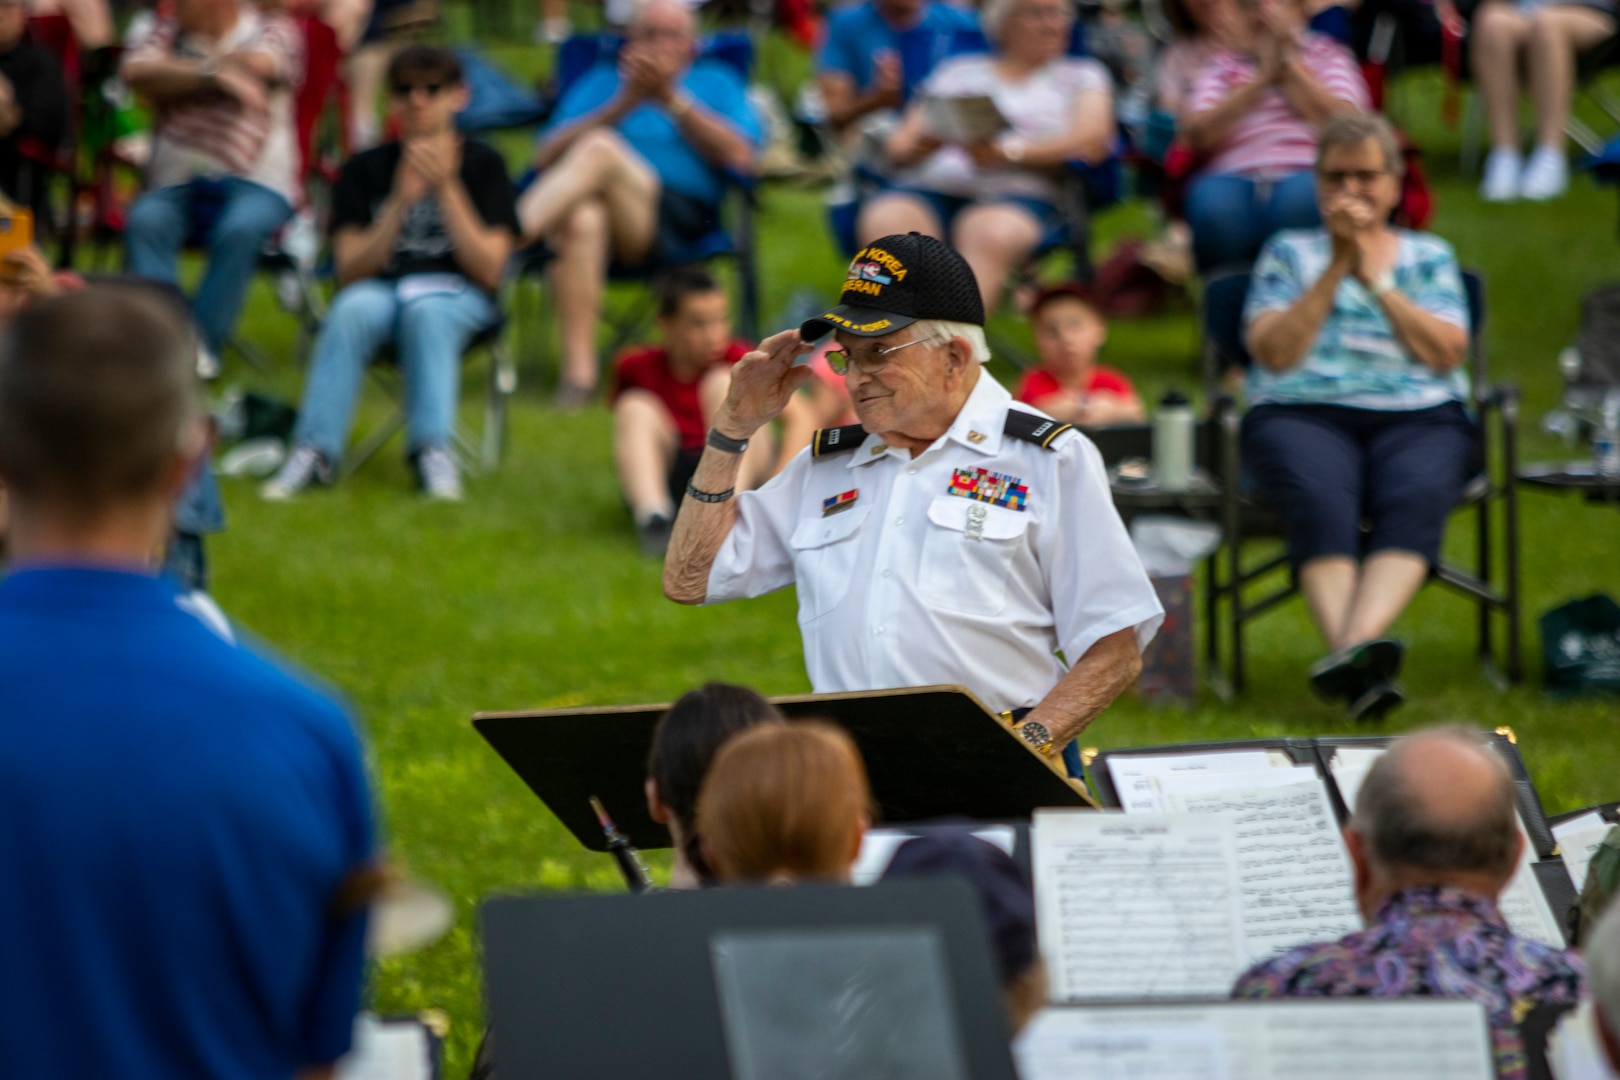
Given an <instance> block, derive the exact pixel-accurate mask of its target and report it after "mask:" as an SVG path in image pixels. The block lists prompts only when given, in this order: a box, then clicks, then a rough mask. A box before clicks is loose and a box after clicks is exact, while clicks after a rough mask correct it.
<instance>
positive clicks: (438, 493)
mask: <svg viewBox="0 0 1620 1080" xmlns="http://www.w3.org/2000/svg"><path fill="white" fill-rule="evenodd" d="M416 475H417V478H418V479H419V480H420V481H421V484H422V493H423V494H424V495H426V496H427V497H428V498H430V499H438V500H442V501H444V502H460V501H461V469H460V468H459V467H457V465H456V456H455V455H454V454H452V453H451V452H450V451H449V450H446V449H445V448H444V447H442V446H430V447H428V448H427V449H426V450H423V451H422V452H421V453H420V454H417V455H416Z"/></svg>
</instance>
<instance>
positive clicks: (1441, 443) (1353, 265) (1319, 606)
mask: <svg viewBox="0 0 1620 1080" xmlns="http://www.w3.org/2000/svg"><path fill="white" fill-rule="evenodd" d="M1400 172H1401V157H1400V154H1399V151H1398V147H1397V145H1396V142H1395V135H1394V132H1393V130H1392V129H1391V128H1390V126H1389V124H1388V122H1387V121H1385V120H1384V119H1382V118H1381V117H1378V116H1372V115H1367V114H1352V115H1349V116H1343V117H1340V118H1338V119H1337V120H1335V121H1333V122H1332V123H1331V124H1329V125H1328V126H1327V128H1325V129H1324V130H1323V132H1322V139H1321V149H1320V152H1319V154H1318V156H1317V164H1316V198H1317V202H1318V204H1319V206H1320V209H1321V213H1322V219H1323V221H1324V222H1325V226H1324V227H1323V228H1319V229H1308V230H1306V229H1301V230H1293V231H1284V232H1280V233H1278V234H1277V235H1275V236H1273V237H1272V238H1271V240H1270V241H1268V242H1267V244H1266V246H1265V249H1264V250H1263V251H1262V252H1261V255H1260V261H1259V262H1258V263H1257V264H1256V266H1255V269H1254V273H1253V277H1252V279H1251V283H1250V286H1249V296H1248V301H1247V304H1246V306H1245V309H1244V315H1243V318H1244V324H1245V328H1246V336H1247V342H1248V346H1249V351H1250V353H1251V354H1252V355H1253V357H1254V367H1253V369H1252V371H1251V372H1250V375H1249V401H1250V405H1251V408H1250V410H1249V414H1248V416H1247V417H1245V419H1244V424H1243V456H1244V462H1245V465H1246V467H1247V468H1248V469H1249V470H1250V471H1251V472H1252V474H1253V476H1254V478H1255V479H1256V481H1257V482H1258V484H1259V487H1260V493H1261V495H1262V496H1263V497H1264V499H1265V501H1266V502H1267V503H1268V504H1269V505H1270V506H1271V507H1273V508H1274V509H1275V510H1276V512H1277V513H1278V515H1279V516H1280V517H1281V518H1282V520H1283V525H1284V529H1285V532H1286V534H1287V538H1288V547H1289V557H1290V560H1291V561H1292V563H1293V566H1294V571H1295V574H1296V576H1297V578H1298V581H1299V586H1300V589H1301V591H1302V592H1304V594H1305V598H1306V601H1307V603H1308V604H1309V606H1310V610H1311V615H1312V617H1313V618H1314V619H1315V621H1316V624H1317V627H1318V628H1319V629H1320V630H1321V632H1322V636H1323V638H1324V639H1326V642H1327V646H1328V649H1329V650H1330V651H1329V654H1328V655H1327V656H1326V657H1324V658H1323V659H1322V660H1321V661H1319V662H1318V663H1317V664H1316V665H1315V666H1314V667H1313V668H1312V670H1311V685H1312V687H1313V688H1314V689H1315V690H1316V691H1317V693H1318V694H1320V695H1321V696H1322V697H1324V698H1326V699H1328V700H1330V701H1340V702H1343V703H1345V704H1347V705H1348V706H1349V708H1350V712H1351V714H1352V715H1353V716H1355V717H1356V718H1358V719H1362V718H1372V717H1376V716H1379V715H1382V714H1383V713H1385V712H1387V711H1388V710H1389V709H1391V708H1393V707H1395V706H1396V705H1399V704H1400V702H1401V693H1400V690H1399V689H1398V688H1397V687H1396V685H1395V682H1394V679H1395V677H1396V675H1397V674H1398V673H1399V668H1400V664H1401V660H1402V658H1403V654H1404V649H1403V647H1402V646H1401V644H1400V643H1399V642H1397V641H1394V640H1392V639H1388V638H1386V637H1384V635H1385V633H1386V632H1387V631H1388V629H1389V626H1390V624H1391V623H1393V622H1394V621H1395V619H1396V617H1397V616H1398V615H1400V613H1401V612H1402V611H1403V610H1404V609H1405V607H1406V605H1407V604H1408V603H1409V602H1410V601H1411V599H1412V597H1413V596H1414V595H1415V594H1416V593H1417V591H1418V588H1419V587H1420V586H1422V584H1423V582H1424V580H1425V579H1426V578H1427V577H1428V574H1429V570H1430V568H1431V567H1432V566H1433V565H1434V564H1435V563H1436V562H1437V561H1438V559H1439V556H1440V541H1441V538H1442V536H1443V534H1444V531H1445V522H1446V517H1447V515H1448V514H1449V512H1450V510H1451V508H1452V507H1453V506H1454V505H1455V504H1456V502H1457V500H1458V498H1459V496H1460V494H1461V492H1462V490H1463V486H1464V484H1465V483H1466V482H1467V481H1468V479H1469V477H1470V476H1472V475H1473V474H1474V473H1475V472H1476V471H1477V466H1478V457H1479V447H1478V434H1477V431H1476V428H1475V425H1474V422H1473V420H1472V419H1471V418H1470V417H1469V415H1468V413H1467V411H1466V410H1465V408H1464V403H1465V402H1466V401H1467V397H1468V383H1467V377H1466V375H1465V374H1464V372H1463V370H1462V365H1463V361H1464V360H1465V359H1466V356H1467V352H1468V326H1469V318H1468V301H1467V298H1466V296H1465V294H1464V292H1463V286H1462V281H1461V277H1460V275H1459V273H1458V271H1457V261H1456V258H1455V257H1454V256H1453V254H1452V251H1451V247H1450V245H1448V244H1447V243H1446V242H1445V241H1444V240H1441V239H1440V238H1438V237H1435V236H1430V235H1428V234H1426V233H1414V232H1407V231H1405V230H1402V229H1394V228H1391V227H1390V225H1389V215H1390V212H1391V211H1392V210H1393V209H1394V208H1395V204H1396V202H1397V200H1398V199H1399V197H1400V190H1401V177H1400ZM1364 523H1365V524H1366V525H1367V526H1369V527H1368V528H1366V529H1365V530H1364V528H1363V525H1364Z"/></svg>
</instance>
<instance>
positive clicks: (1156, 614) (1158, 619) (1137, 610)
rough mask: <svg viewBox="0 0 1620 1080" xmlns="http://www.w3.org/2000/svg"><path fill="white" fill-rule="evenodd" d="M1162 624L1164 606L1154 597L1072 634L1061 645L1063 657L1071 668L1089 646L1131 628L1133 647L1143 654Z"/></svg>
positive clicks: (1087, 650) (1088, 649)
mask: <svg viewBox="0 0 1620 1080" xmlns="http://www.w3.org/2000/svg"><path fill="white" fill-rule="evenodd" d="M1163 622H1164V607H1163V605H1161V604H1160V603H1159V601H1158V598H1157V597H1155V598H1154V599H1153V600H1151V601H1146V602H1144V603H1141V604H1137V605H1135V606H1134V607H1129V608H1126V609H1125V610H1124V611H1121V612H1117V613H1115V614H1114V615H1111V616H1109V617H1108V618H1106V619H1101V620H1098V621H1097V622H1094V623H1092V624H1091V625H1089V626H1087V627H1085V628H1084V629H1082V630H1080V631H1079V632H1078V633H1076V634H1074V635H1073V636H1072V637H1070V638H1069V639H1068V640H1067V641H1065V642H1063V655H1064V657H1065V658H1066V659H1067V660H1068V662H1069V666H1070V667H1073V666H1074V665H1075V664H1078V663H1079V662H1080V658H1081V657H1082V656H1084V655H1086V653H1087V652H1089V651H1090V649H1091V647H1092V646H1093V645H1095V644H1097V642H1099V641H1101V640H1102V639H1103V638H1105V637H1107V636H1108V635H1109V634H1117V633H1119V632H1120V631H1121V630H1128V629H1132V628H1134V629H1135V630H1136V648H1137V651H1138V652H1143V651H1146V649H1147V647H1148V644H1149V643H1150V642H1152V641H1153V638H1154V635H1156V634H1157V633H1158V632H1159V626H1160V625H1161V624H1163Z"/></svg>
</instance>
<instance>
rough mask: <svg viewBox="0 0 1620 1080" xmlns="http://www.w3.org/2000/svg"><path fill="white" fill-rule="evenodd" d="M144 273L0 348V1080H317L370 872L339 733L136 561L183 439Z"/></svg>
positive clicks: (332, 1040) (365, 811)
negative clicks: (1, 492)
mask: <svg viewBox="0 0 1620 1080" xmlns="http://www.w3.org/2000/svg"><path fill="white" fill-rule="evenodd" d="M195 365H196V345H195V344H194V341H193V338H192V335H191V331H190V329H189V327H188V326H187V325H186V323H185V321H184V320H183V319H182V317H181V316H180V314H179V312H177V311H176V310H175V309H174V306H173V304H172V302H170V301H169V300H168V299H167V298H165V297H164V296H162V295H160V294H158V293H157V292H156V291H155V290H154V289H153V288H152V287H150V286H146V285H137V284H123V285H107V286H97V287H92V288H90V289H86V290H83V291H81V292H76V293H71V294H68V295H65V296H61V297H56V298H53V299H49V300H46V301H44V302H42V303H39V304H37V305H35V306H33V307H31V308H29V309H27V310H25V311H23V312H22V313H21V314H19V315H18V316H17V317H16V319H15V321H14V322H13V323H12V324H11V326H10V327H9V329H8V330H7V331H6V332H5V334H4V336H3V337H0V484H3V485H4V486H5V488H6V490H7V492H8V494H9V496H10V521H9V525H8V535H7V544H8V549H7V555H8V557H9V559H10V565H9V566H8V567H7V573H6V576H5V577H4V578H3V579H0V745H3V746H4V750H3V751H0V1047H3V1049H0V1061H3V1064H0V1074H4V1075H5V1077H6V1078H7V1080H60V1078H63V1077H86V1078H89V1077H118V1078H120V1080H192V1078H196V1080H204V1078H207V1080H269V1078H280V1080H291V1078H293V1077H295V1076H296V1077H298V1078H299V1080H313V1078H315V1077H325V1076H328V1075H329V1072H330V1066H331V1065H332V1063H333V1062H335V1061H336V1060H337V1059H338V1058H339V1057H341V1056H342V1055H343V1054H344V1053H346V1052H347V1050H348V1048H349V1043H350V1038H351V1032H352V1030H353V1022H354V1014H355V1011H356V1009H357V1008H358V1007H359V1001H360V987H361V975H362V967H363V942H364V936H365V924H366V918H365V914H364V908H365V905H366V901H367V899H368V897H369V893H370V892H371V891H372V890H371V888H370V885H371V883H373V882H376V881H378V880H379V877H378V875H377V874H376V873H375V872H374V865H373V836H372V815H371V799H370V795H369V791H368V787H369V785H368V782H367V778H366V773H365V769H364V767H363V764H362V758H361V750H360V743H359V739H358V737H357V735H356V733H355V730H354V728H353V726H352V725H351V724H350V722H349V719H348V718H347V717H346V716H345V715H344V713H343V711H342V710H341V709H340V708H339V707H338V706H337V705H336V704H335V703H333V702H332V701H331V700H330V699H329V698H327V697H326V696H325V695H323V694H322V693H320V692H319V691H317V690H315V689H313V688H311V687H310V686H309V685H307V684H306V683H304V682H303V681H301V680H300V679H298V678H296V677H294V676H293V675H291V674H289V673H288V672H286V671H284V670H283V669H282V668H280V667H279V666H277V665H276V664H274V663H272V662H270V661H268V660H266V659H264V658H262V657H260V656H258V655H256V654H255V653H254V652H253V651H251V650H250V649H247V648H244V647H242V646H241V645H239V644H237V643H236V642H234V641H232V640H231V639H230V637H229V631H228V629H227V628H225V627H223V626H220V625H218V624H217V623H215V624H210V623H208V622H205V621H204V620H203V619H202V618H200V617H199V616H198V614H197V613H195V612H194V611H193V610H191V609H190V608H189V607H188V601H187V600H185V599H184V598H183V597H182V596H181V594H179V593H178V592H177V591H176V589H175V587H174V585H173V584H172V583H171V582H170V581H169V580H168V579H166V578H163V577H159V576H157V575H156V573H155V571H154V559H153V555H154V553H155V552H157V551H158V550H159V549H160V548H161V546H162V544H163V541H164V539H165V538H166V537H167V535H168V532H169V526H170V515H171V513H172V509H171V508H172V507H173V506H174V503H175V498H176V496H177V495H178V494H179V492H180V491H181V489H182V488H183V487H184V486H185V484H186V481H187V479H188V477H189V476H190V475H191V474H192V472H193V471H194V470H195V469H196V468H197V467H198V465H199V462H200V459H201V457H202V455H203V453H204V450H205V447H206V444H207V437H206V426H205V425H206V417H205V415H204V413H203V410H202V405H201V402H200V399H199V395H198V391H197V386H196V381H195V375H194V371H195Z"/></svg>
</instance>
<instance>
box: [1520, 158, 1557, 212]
mask: <svg viewBox="0 0 1620 1080" xmlns="http://www.w3.org/2000/svg"><path fill="white" fill-rule="evenodd" d="M1568 190H1569V161H1568V160H1567V159H1566V158H1565V157H1564V153H1563V151H1562V150H1558V149H1555V148H1553V147H1551V146H1538V147H1536V150H1535V153H1533V154H1531V155H1530V160H1529V161H1528V162H1527V163H1526V164H1525V166H1524V176H1523V178H1522V179H1521V180H1520V181H1519V194H1520V195H1521V196H1523V197H1524V198H1526V199H1531V200H1533V201H1535V202H1545V201H1546V200H1548V199H1556V198H1558V196H1560V195H1562V194H1563V193H1564V192H1566V191H1568Z"/></svg>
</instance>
